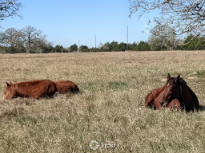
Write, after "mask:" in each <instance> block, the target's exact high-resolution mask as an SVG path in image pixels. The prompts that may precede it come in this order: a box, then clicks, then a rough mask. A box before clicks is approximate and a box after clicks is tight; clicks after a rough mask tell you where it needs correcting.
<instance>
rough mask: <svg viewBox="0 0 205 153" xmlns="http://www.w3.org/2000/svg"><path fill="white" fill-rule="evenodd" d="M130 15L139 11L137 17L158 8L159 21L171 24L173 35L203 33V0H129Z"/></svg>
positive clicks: (204, 30)
mask: <svg viewBox="0 0 205 153" xmlns="http://www.w3.org/2000/svg"><path fill="white" fill-rule="evenodd" d="M129 1H130V17H131V15H132V14H133V13H136V12H137V13H139V17H141V16H143V14H145V13H150V12H151V11H152V10H155V9H160V13H161V16H160V18H158V21H159V22H164V23H166V24H168V25H172V26H173V27H174V29H175V31H174V34H175V35H183V34H187V33H189V34H190V33H192V34H193V35H195V36H199V35H203V36H204V35H205V28H204V26H205V1H204V0H129Z"/></svg>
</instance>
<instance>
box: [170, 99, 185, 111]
mask: <svg viewBox="0 0 205 153" xmlns="http://www.w3.org/2000/svg"><path fill="white" fill-rule="evenodd" d="M167 108H169V109H170V110H171V111H173V110H176V111H181V110H182V108H181V105H180V101H179V100H178V99H174V100H172V101H171V102H170V103H169V104H168V105H167Z"/></svg>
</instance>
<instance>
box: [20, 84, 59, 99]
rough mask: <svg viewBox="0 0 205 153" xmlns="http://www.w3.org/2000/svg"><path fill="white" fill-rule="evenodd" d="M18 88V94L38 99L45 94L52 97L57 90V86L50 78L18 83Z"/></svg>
mask: <svg viewBox="0 0 205 153" xmlns="http://www.w3.org/2000/svg"><path fill="white" fill-rule="evenodd" d="M16 90H17V94H18V96H21V97H30V98H34V99H38V98H40V97H44V96H49V97H52V96H53V95H54V94H55V92H56V86H55V83H54V82H52V81H50V80H34V81H25V82H20V83H18V84H17V88H16Z"/></svg>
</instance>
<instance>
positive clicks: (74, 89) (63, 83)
mask: <svg viewBox="0 0 205 153" xmlns="http://www.w3.org/2000/svg"><path fill="white" fill-rule="evenodd" d="M54 83H55V85H56V88H57V91H58V92H59V93H60V94H65V93H67V92H71V93H78V92H79V91H80V90H79V88H78V86H77V85H76V84H75V83H73V82H72V81H69V80H60V81H55V82H54Z"/></svg>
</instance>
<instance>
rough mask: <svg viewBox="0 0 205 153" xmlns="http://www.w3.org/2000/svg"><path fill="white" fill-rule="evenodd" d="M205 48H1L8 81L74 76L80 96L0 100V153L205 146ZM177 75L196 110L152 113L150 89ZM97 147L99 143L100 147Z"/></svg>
mask: <svg viewBox="0 0 205 153" xmlns="http://www.w3.org/2000/svg"><path fill="white" fill-rule="evenodd" d="M204 59H205V52H203V51H186V52H181V51H168V52H112V53H62V54H11V55H9V54H1V55H0V65H1V66H0V72H1V73H0V78H1V80H0V96H1V97H3V93H4V90H5V88H6V83H5V82H12V83H17V82H21V81H26V80H35V79H50V80H53V81H54V80H71V81H73V82H74V83H76V84H77V85H78V86H79V88H80V90H81V94H75V95H73V94H69V93H68V94H66V95H56V96H55V97H54V98H53V99H40V100H31V99H26V98H16V99H13V100H3V99H1V100H0V106H1V107H0V123H1V124H0V129H1V130H0V152H49V153H50V152H53V153H56V152H76V153H79V152H116V153H120V152H122V153H124V152H140V153H141V152H163V153H164V152H204V150H205V145H204V143H205V135H204V133H205V122H204V120H205V112H204V110H203V107H202V106H203V105H205V100H204V99H205V92H204V91H205V60H204ZM167 73H170V74H171V76H174V77H175V76H177V74H180V75H181V77H183V78H184V79H185V81H186V82H187V83H188V85H189V86H190V87H191V89H192V90H193V91H194V92H195V93H196V95H197V96H198V99H199V103H200V105H202V106H201V110H200V111H199V112H193V113H185V112H180V113H179V112H171V111H169V110H164V111H155V110H152V109H148V108H144V107H143V106H141V104H143V103H144V101H145V96H146V95H147V94H148V93H149V92H150V90H152V89H154V88H156V87H160V86H162V85H164V84H165V82H164V80H165V78H166V76H167ZM98 145H99V146H98Z"/></svg>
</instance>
